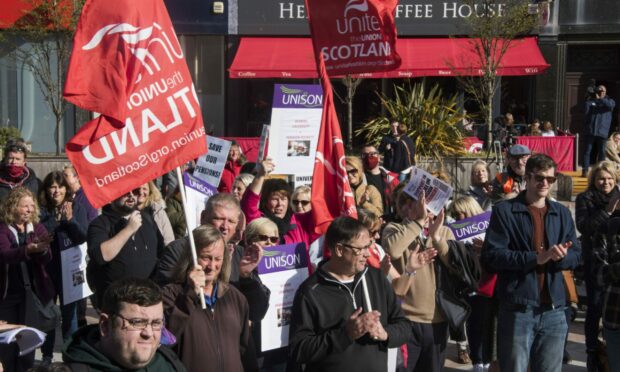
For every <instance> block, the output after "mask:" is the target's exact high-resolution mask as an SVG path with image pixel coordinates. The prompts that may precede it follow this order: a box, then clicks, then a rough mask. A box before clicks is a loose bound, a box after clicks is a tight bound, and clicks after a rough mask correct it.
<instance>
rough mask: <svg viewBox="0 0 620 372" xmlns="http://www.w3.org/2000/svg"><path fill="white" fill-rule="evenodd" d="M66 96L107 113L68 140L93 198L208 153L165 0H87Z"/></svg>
mask: <svg viewBox="0 0 620 372" xmlns="http://www.w3.org/2000/svg"><path fill="white" fill-rule="evenodd" d="M73 45H74V48H73V51H72V54H71V61H70V64H69V69H68V73H67V82H66V85H65V90H64V97H65V99H67V100H68V101H69V102H71V103H73V104H75V105H76V106H78V107H81V108H83V109H86V110H90V111H95V112H99V113H101V116H99V117H98V118H97V119H95V120H92V121H90V122H88V123H86V124H85V125H84V126H82V128H81V129H80V130H79V131H78V132H77V134H76V135H75V136H74V137H73V138H71V139H70V140H69V142H68V143H67V145H66V152H67V157H68V158H69V160H70V161H71V163H72V164H73V165H74V167H75V169H76V171H77V173H78V174H79V177H80V182H81V184H82V187H83V189H84V192H85V193H86V195H87V196H88V199H89V201H90V202H91V203H92V204H93V206H95V207H101V206H103V205H104V204H107V203H108V202H110V201H112V200H114V199H116V198H118V197H119V196H121V195H123V194H125V193H127V192H128V191H130V190H132V189H134V188H136V187H137V186H139V185H142V184H144V183H146V182H148V181H150V180H152V179H154V178H156V177H158V176H160V175H162V174H164V173H166V172H168V171H169V170H171V169H173V168H176V167H178V166H180V165H182V164H184V163H185V162H187V161H189V160H192V159H195V158H197V157H198V156H200V155H203V154H205V153H206V152H207V148H206V140H205V129H204V126H203V123H202V114H201V110H200V106H199V104H198V98H197V96H196V91H195V89H194V85H193V83H192V79H191V76H190V74H189V70H188V69H187V64H186V62H185V58H184V56H183V51H182V49H181V46H180V44H179V42H178V40H177V38H176V33H175V31H174V29H173V27H172V22H171V21H170V17H169V15H168V12H167V10H166V7H165V5H164V3H163V1H161V0H131V1H130V0H117V1H115V2H114V6H110V4H109V2H107V1H104V0H87V1H86V3H85V4H84V7H83V10H82V14H81V17H80V21H79V24H78V27H77V30H76V33H75V37H74V42H73Z"/></svg>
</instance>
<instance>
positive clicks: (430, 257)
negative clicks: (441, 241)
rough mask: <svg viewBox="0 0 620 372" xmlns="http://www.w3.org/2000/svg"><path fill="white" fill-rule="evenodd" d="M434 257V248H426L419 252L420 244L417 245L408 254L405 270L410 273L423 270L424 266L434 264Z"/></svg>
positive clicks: (435, 252) (435, 254) (435, 251)
mask: <svg viewBox="0 0 620 372" xmlns="http://www.w3.org/2000/svg"><path fill="white" fill-rule="evenodd" d="M435 256H437V250H436V249H435V248H427V249H425V250H423V251H420V244H419V243H418V244H416V246H415V248H414V249H413V250H412V251H411V253H410V254H409V259H408V260H407V266H406V267H405V270H406V271H407V272H410V273H411V272H414V271H416V270H419V269H421V268H423V267H424V265H428V264H429V263H432V262H434V261H435Z"/></svg>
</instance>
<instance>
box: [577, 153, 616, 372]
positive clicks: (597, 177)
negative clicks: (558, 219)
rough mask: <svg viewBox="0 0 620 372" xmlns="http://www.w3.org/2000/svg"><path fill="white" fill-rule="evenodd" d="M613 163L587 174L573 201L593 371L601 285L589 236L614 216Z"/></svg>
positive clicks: (601, 297) (590, 365)
mask: <svg viewBox="0 0 620 372" xmlns="http://www.w3.org/2000/svg"><path fill="white" fill-rule="evenodd" d="M617 177H618V176H617V174H616V166H615V165H614V163H612V162H609V161H603V162H600V163H599V164H598V165H597V166H596V167H595V168H594V169H593V170H592V172H591V173H590V179H589V183H588V189H587V190H586V191H584V192H582V193H581V194H579V195H577V200H576V201H575V222H576V225H577V230H579V232H580V233H581V247H582V259H583V272H584V276H585V280H586V292H587V297H586V298H587V305H588V308H587V310H586V322H585V336H586V351H587V353H588V359H587V366H588V370H589V371H590V370H592V371H596V370H597V368H598V365H599V363H600V362H599V360H598V355H599V352H598V351H599V350H598V333H599V322H600V319H601V315H602V311H603V289H604V288H603V287H601V286H599V285H598V283H597V270H596V268H597V265H595V263H596V257H595V256H594V254H593V250H596V249H597V248H598V247H594V246H593V240H592V237H593V236H594V235H595V234H596V233H597V232H599V231H604V230H601V229H606V228H607V222H608V221H609V219H610V218H611V217H612V215H613V216H614V217H615V216H617V215H618V212H617V211H618V209H620V191H618V187H617V181H618V178H617Z"/></svg>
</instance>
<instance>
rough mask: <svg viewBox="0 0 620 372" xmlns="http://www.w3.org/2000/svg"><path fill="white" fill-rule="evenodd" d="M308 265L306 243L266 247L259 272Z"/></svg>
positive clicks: (299, 267)
mask: <svg viewBox="0 0 620 372" xmlns="http://www.w3.org/2000/svg"><path fill="white" fill-rule="evenodd" d="M307 267H308V253H307V252H306V245H305V244H304V243H292V244H284V245H276V246H273V247H265V248H264V249H263V259H262V260H260V263H259V264H258V274H259V275H262V274H270V273H276V272H279V271H286V270H295V269H303V268H307Z"/></svg>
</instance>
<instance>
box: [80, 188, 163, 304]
mask: <svg viewBox="0 0 620 372" xmlns="http://www.w3.org/2000/svg"><path fill="white" fill-rule="evenodd" d="M138 191H139V190H137V189H136V190H133V191H130V192H128V193H126V194H125V195H122V196H121V197H119V198H118V199H116V200H114V201H113V202H112V203H110V204H107V205H106V206H104V207H103V210H102V213H101V215H100V216H98V217H97V218H95V219H94V220H93V221H92V222H91V223H90V225H89V226H88V237H87V242H88V257H89V258H90V261H89V262H88V266H87V269H86V279H87V280H88V285H89V286H90V288H91V289H92V290H93V291H94V292H95V294H94V296H93V297H92V298H93V299H94V300H95V302H94V305H95V307H96V308H100V307H101V306H102V305H103V304H102V303H101V300H102V297H103V292H104V291H105V289H106V288H107V287H108V285H110V283H112V282H113V281H115V280H118V279H124V278H140V279H147V278H152V277H154V275H155V272H156V267H157V259H158V258H159V256H160V254H161V252H162V251H163V249H164V247H165V246H164V239H163V237H162V235H161V233H160V232H159V229H158V228H157V226H156V225H155V221H154V220H153V218H152V217H151V215H150V214H149V213H141V212H140V211H138V210H137V205H138V197H137V195H138Z"/></svg>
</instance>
